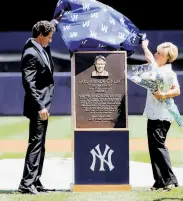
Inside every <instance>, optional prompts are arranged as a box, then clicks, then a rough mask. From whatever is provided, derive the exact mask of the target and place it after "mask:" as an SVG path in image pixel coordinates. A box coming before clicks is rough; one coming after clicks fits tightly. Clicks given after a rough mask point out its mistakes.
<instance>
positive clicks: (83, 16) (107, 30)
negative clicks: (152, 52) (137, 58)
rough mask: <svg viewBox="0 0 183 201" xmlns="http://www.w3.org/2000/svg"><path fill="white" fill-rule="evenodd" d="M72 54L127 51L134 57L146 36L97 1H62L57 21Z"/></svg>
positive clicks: (110, 8) (60, 0)
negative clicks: (94, 51)
mask: <svg viewBox="0 0 183 201" xmlns="http://www.w3.org/2000/svg"><path fill="white" fill-rule="evenodd" d="M60 12H62V13H63V16H62V18H61V20H60V21H59V24H58V25H57V30H58V31H59V33H60V35H61V37H62V38H63V40H64V41H65V44H66V46H67V47H68V49H69V50H70V52H71V53H73V52H75V51H85V50H96V51H100V50H103V51H105V50H125V51H127V55H128V56H130V55H132V54H133V53H134V52H135V50H136V48H137V47H138V46H139V44H140V43H141V41H142V38H143V37H145V34H142V33H141V32H140V31H139V29H138V28H137V27H136V26H135V25H134V24H133V23H132V22H131V21H130V20H129V19H128V18H127V17H126V16H124V15H123V14H121V13H119V12H118V11H116V10H115V9H113V8H112V7H110V6H108V5H105V4H103V3H101V2H98V1H96V0H87V1H86V0H59V1H58V2H57V6H56V9H55V12H54V18H55V16H57V15H58V13H60Z"/></svg>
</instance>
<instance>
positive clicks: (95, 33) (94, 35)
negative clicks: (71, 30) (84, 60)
mask: <svg viewBox="0 0 183 201" xmlns="http://www.w3.org/2000/svg"><path fill="white" fill-rule="evenodd" d="M90 37H91V38H97V32H95V31H92V30H90Z"/></svg>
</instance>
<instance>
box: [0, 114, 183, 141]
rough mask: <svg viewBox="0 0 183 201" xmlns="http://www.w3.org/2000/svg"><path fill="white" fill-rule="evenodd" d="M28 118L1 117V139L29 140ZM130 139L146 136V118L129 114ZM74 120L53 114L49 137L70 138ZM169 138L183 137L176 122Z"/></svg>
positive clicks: (50, 120) (50, 121)
mask: <svg viewBox="0 0 183 201" xmlns="http://www.w3.org/2000/svg"><path fill="white" fill-rule="evenodd" d="M28 123H29V121H28V119H26V118H25V117H0V140H27V139H28ZM128 124H129V131H130V139H133V138H144V139H145V138H146V118H145V117H143V116H129V122H128ZM71 136H72V122H71V117H70V116H53V117H50V119H49V126H48V132H47V139H70V138H71ZM168 137H169V138H180V139H183V135H182V134H181V132H180V129H179V128H178V126H177V125H176V123H175V122H174V123H173V125H172V126H171V129H170V131H169V134H168Z"/></svg>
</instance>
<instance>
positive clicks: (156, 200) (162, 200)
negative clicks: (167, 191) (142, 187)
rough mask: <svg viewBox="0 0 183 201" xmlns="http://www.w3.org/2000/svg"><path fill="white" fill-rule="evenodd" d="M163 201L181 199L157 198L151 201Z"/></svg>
mask: <svg viewBox="0 0 183 201" xmlns="http://www.w3.org/2000/svg"><path fill="white" fill-rule="evenodd" d="M164 200H166V201H168V200H176V201H183V198H172V197H171V198H167V197H166V198H158V199H155V200H153V201H164Z"/></svg>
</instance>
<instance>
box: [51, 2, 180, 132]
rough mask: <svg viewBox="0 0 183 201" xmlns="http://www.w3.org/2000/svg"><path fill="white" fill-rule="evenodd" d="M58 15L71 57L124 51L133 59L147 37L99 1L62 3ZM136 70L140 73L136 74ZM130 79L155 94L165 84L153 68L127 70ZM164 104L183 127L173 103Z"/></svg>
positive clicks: (149, 66)
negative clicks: (91, 52) (92, 52)
mask: <svg viewBox="0 0 183 201" xmlns="http://www.w3.org/2000/svg"><path fill="white" fill-rule="evenodd" d="M59 13H62V14H63V16H62V18H61V20H60V21H59V23H58V25H57V30H58V31H59V33H60V35H61V37H62V39H63V40H64V42H65V44H66V46H67V48H68V49H69V51H70V52H71V54H72V53H73V52H75V51H89V50H95V51H100V50H103V51H106V50H109V51H111V50H125V51H126V52H127V55H128V56H131V55H132V54H133V53H134V52H135V50H136V48H137V47H138V46H139V45H140V44H141V41H142V40H144V39H145V38H146V35H145V34H143V33H141V32H140V30H139V29H138V28H137V27H136V26H135V25H134V24H133V23H132V22H131V20H130V19H128V18H127V17H126V16H124V15H123V14H122V13H119V12H118V11H116V10H115V9H113V8H112V7H110V6H108V5H105V4H103V3H101V2H98V1H96V0H59V1H58V2H57V5H56V8H55V12H54V18H55V17H56V16H58V14H59ZM137 68H140V69H141V70H138V73H135V72H137ZM147 72H151V73H150V74H148V73H147ZM143 76H146V79H144V78H143ZM147 77H148V79H147ZM128 79H130V80H131V81H133V82H134V83H135V84H138V85H140V86H142V87H145V88H147V89H151V91H152V92H154V91H156V90H157V89H158V86H159V84H162V83H163V82H164V81H165V80H164V78H163V77H162V75H161V73H159V72H157V71H156V70H154V68H152V66H151V65H143V66H142V65H141V66H138V67H134V66H133V67H131V68H130V67H128ZM164 102H165V104H166V107H167V108H168V110H169V112H170V114H171V115H172V116H173V118H174V119H175V121H176V122H177V124H178V125H179V126H180V127H182V128H183V120H182V118H181V116H180V113H179V111H178V108H177V106H176V105H175V103H174V100H173V99H172V98H168V99H166V100H165V101H164Z"/></svg>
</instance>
